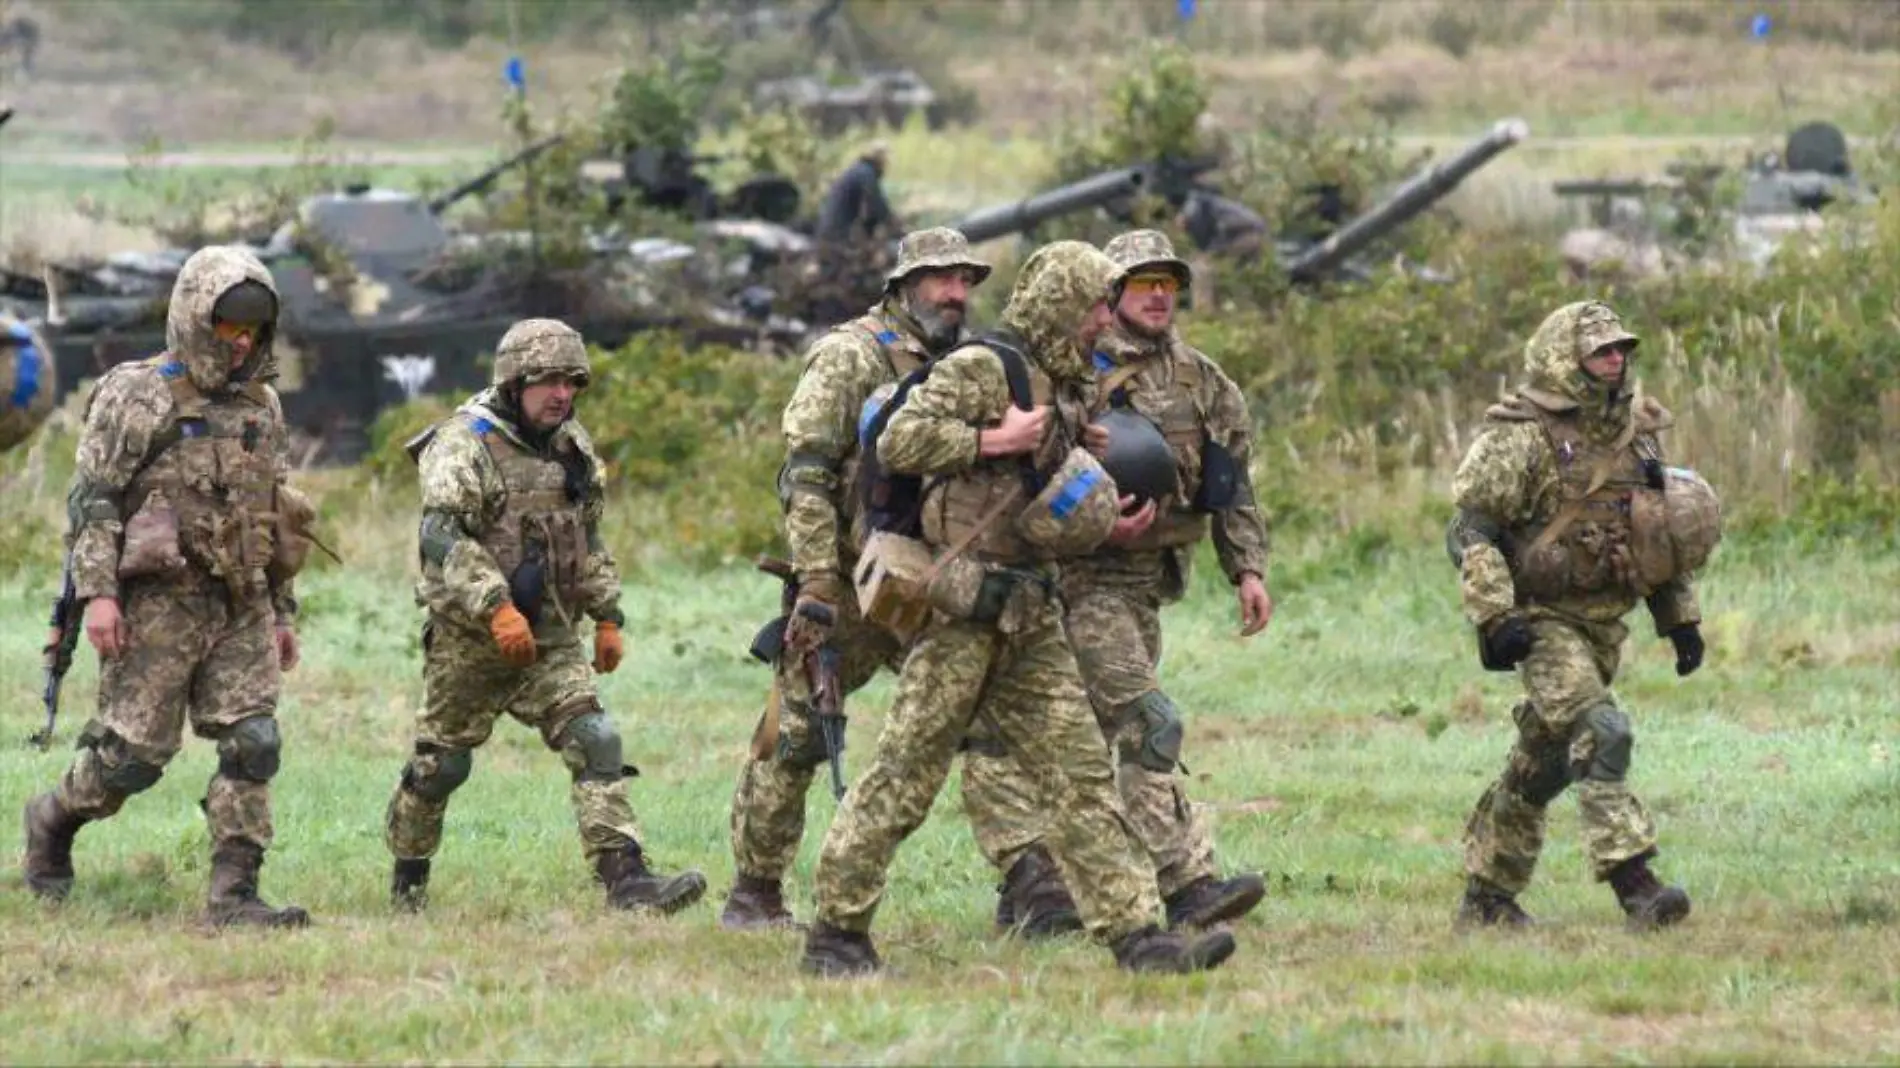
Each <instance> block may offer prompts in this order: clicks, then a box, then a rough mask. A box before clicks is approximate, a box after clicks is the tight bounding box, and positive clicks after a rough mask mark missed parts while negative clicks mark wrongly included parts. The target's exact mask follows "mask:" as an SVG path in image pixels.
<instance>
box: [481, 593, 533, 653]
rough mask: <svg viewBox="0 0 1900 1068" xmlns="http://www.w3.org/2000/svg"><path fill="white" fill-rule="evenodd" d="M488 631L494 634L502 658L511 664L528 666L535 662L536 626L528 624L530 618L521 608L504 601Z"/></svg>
mask: <svg viewBox="0 0 1900 1068" xmlns="http://www.w3.org/2000/svg"><path fill="white" fill-rule="evenodd" d="M488 633H490V634H492V635H494V637H495V644H496V645H497V646H498V647H500V649H501V658H502V659H503V660H506V661H507V662H508V663H509V664H510V665H512V666H514V667H527V666H528V665H530V664H532V663H534V628H533V627H530V626H528V619H527V617H526V616H524V615H522V614H521V610H520V609H519V608H516V607H515V606H514V605H512V604H508V603H506V602H503V604H502V606H501V607H500V608H497V609H495V616H494V618H493V619H490V620H489V621H488Z"/></svg>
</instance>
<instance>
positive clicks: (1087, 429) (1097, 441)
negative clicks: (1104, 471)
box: [1082, 423, 1108, 460]
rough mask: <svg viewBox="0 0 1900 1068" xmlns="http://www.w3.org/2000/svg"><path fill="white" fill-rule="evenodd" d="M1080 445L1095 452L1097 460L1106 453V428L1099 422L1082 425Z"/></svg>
mask: <svg viewBox="0 0 1900 1068" xmlns="http://www.w3.org/2000/svg"><path fill="white" fill-rule="evenodd" d="M1082 447H1083V448H1085V449H1087V450H1088V451H1090V452H1092V453H1094V454H1095V458H1096V459H1097V460H1099V459H1101V458H1102V457H1104V456H1107V455H1108V428H1107V427H1105V426H1103V425H1101V424H1100V423H1089V424H1086V425H1085V426H1083V427H1082Z"/></svg>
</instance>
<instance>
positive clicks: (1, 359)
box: [0, 312, 59, 451]
mask: <svg viewBox="0 0 1900 1068" xmlns="http://www.w3.org/2000/svg"><path fill="white" fill-rule="evenodd" d="M58 392H59V374H58V368H57V366H56V365H55V364H54V362H53V348H52V346H50V345H48V344H47V343H46V339H45V338H43V337H41V336H40V335H39V334H38V333H37V332H35V331H34V330H33V329H32V328H31V327H28V326H27V325H26V324H25V323H23V322H21V321H20V320H18V319H15V318H14V317H13V316H11V315H8V314H7V313H5V312H0V451H4V450H6V449H11V448H13V447H14V446H15V445H18V444H20V443H21V442H23V441H25V440H26V439H27V438H30V437H32V436H33V432H34V431H35V430H38V429H39V428H40V424H42V423H44V422H46V417H47V416H49V415H51V414H52V413H53V397H54V395H55V394H57V393H58Z"/></svg>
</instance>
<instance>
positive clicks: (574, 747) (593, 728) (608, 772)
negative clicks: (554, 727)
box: [561, 712, 630, 782]
mask: <svg viewBox="0 0 1900 1068" xmlns="http://www.w3.org/2000/svg"><path fill="white" fill-rule="evenodd" d="M561 759H562V760H563V761H564V762H566V764H567V770H568V772H569V773H570V774H572V775H573V776H574V778H575V779H576V780H577V781H583V782H586V781H591V782H618V781H620V780H621V779H623V778H625V777H626V776H627V774H628V772H629V770H630V769H628V768H627V766H626V764H625V763H624V762H623V761H622V759H621V746H620V732H619V731H618V730H616V729H614V724H613V720H610V719H608V718H607V714H606V713H605V712H589V713H587V714H586V715H584V716H580V717H577V718H576V719H575V720H574V721H573V722H572V723H569V724H568V725H567V729H566V730H564V731H562V732H561Z"/></svg>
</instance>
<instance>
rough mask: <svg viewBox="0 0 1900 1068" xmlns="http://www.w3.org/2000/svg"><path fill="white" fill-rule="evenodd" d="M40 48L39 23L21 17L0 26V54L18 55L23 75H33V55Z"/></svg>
mask: <svg viewBox="0 0 1900 1068" xmlns="http://www.w3.org/2000/svg"><path fill="white" fill-rule="evenodd" d="M39 47H40V24H39V23H37V22H34V21H33V20H32V19H30V18H27V17H26V16H25V15H20V16H18V17H16V18H13V19H11V20H9V21H7V22H6V23H5V24H0V54H4V53H7V52H16V53H18V54H19V57H20V73H21V74H32V73H33V54H34V53H35V52H37V51H39ZM0 110H3V109H0Z"/></svg>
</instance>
